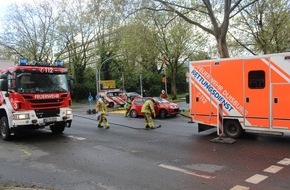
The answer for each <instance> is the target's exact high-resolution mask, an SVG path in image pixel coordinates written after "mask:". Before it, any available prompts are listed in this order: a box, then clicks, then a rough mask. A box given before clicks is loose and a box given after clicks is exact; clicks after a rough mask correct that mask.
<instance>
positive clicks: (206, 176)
mask: <svg viewBox="0 0 290 190" xmlns="http://www.w3.org/2000/svg"><path fill="white" fill-rule="evenodd" d="M158 166H159V167H162V168H165V169H169V170H173V171H178V172H182V173H185V174H188V175H193V176H196V177H201V178H205V179H213V178H215V176H209V175H202V174H198V173H195V172H192V171H188V170H185V169H182V168H178V167H175V166H169V165H165V164H159V165H158Z"/></svg>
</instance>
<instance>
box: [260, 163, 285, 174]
mask: <svg viewBox="0 0 290 190" xmlns="http://www.w3.org/2000/svg"><path fill="white" fill-rule="evenodd" d="M282 169H283V167H281V166H275V165H272V166H270V167H269V168H266V169H265V170H264V172H268V173H272V174H274V173H277V172H278V171H280V170H282Z"/></svg>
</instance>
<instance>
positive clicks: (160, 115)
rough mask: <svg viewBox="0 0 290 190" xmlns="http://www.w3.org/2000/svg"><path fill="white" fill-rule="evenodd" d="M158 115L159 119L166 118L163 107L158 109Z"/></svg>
mask: <svg viewBox="0 0 290 190" xmlns="http://www.w3.org/2000/svg"><path fill="white" fill-rule="evenodd" d="M159 117H160V118H161V119H164V118H166V117H167V111H166V110H164V109H162V110H160V111H159Z"/></svg>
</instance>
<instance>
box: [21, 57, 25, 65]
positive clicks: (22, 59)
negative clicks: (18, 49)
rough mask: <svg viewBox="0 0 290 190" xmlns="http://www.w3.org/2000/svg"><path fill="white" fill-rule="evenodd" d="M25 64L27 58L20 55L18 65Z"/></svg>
mask: <svg viewBox="0 0 290 190" xmlns="http://www.w3.org/2000/svg"><path fill="white" fill-rule="evenodd" d="M26 64H27V59H25V58H23V57H21V58H20V59H19V65H26Z"/></svg>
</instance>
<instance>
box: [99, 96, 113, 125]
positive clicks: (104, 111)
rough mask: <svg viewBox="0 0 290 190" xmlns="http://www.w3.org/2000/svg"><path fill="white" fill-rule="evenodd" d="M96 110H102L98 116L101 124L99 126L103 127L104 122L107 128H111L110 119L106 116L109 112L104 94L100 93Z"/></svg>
mask: <svg viewBox="0 0 290 190" xmlns="http://www.w3.org/2000/svg"><path fill="white" fill-rule="evenodd" d="M96 112H97V113H98V112H100V115H99V116H98V120H99V124H98V127H99V128H103V126H102V123H103V122H104V124H105V127H106V129H109V128H110V126H109V123H108V120H107V118H106V114H107V106H106V104H105V102H104V96H103V95H100V97H99V99H98V101H97V103H96Z"/></svg>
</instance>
